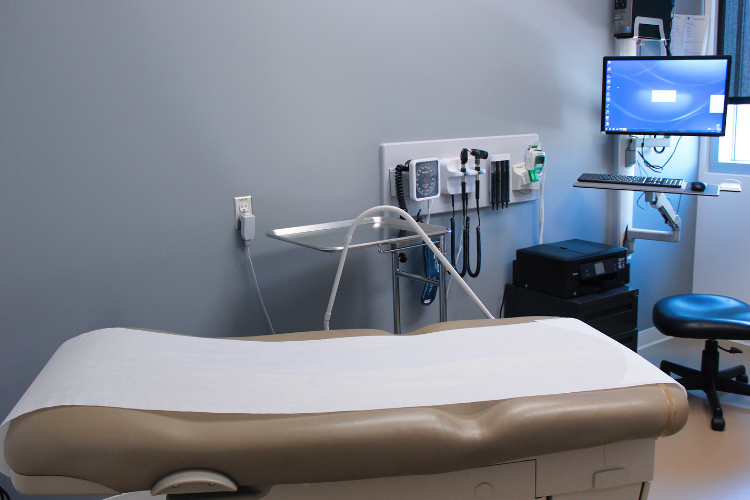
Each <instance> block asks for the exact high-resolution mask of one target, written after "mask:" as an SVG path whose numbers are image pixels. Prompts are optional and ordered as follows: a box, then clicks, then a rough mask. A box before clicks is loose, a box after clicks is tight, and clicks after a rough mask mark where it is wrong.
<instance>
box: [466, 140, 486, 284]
mask: <svg viewBox="0 0 750 500" xmlns="http://www.w3.org/2000/svg"><path fill="white" fill-rule="evenodd" d="M469 154H470V155H471V156H473V157H474V170H476V172H477V174H476V175H477V179H476V181H475V189H474V199H475V200H476V203H477V268H476V271H473V272H472V270H471V267H470V264H469V248H468V246H467V247H466V252H465V253H464V256H465V262H466V268H467V271H468V272H469V276H471V277H472V278H476V277H477V276H479V271H481V269H482V233H481V231H480V226H481V225H482V219H481V218H480V217H479V174H480V173H481V169H480V168H479V161H480V160H486V159H487V158H488V157H489V153H488V152H487V151H484V150H482V149H472V150H471V151H469ZM468 209H469V199H468V197H467V198H466V210H467V211H468ZM464 231H465V233H466V236H465V237H464V239H465V241H466V245H468V242H469V217H466V227H465V228H464Z"/></svg>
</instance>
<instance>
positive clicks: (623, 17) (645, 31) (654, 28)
mask: <svg viewBox="0 0 750 500" xmlns="http://www.w3.org/2000/svg"><path fill="white" fill-rule="evenodd" d="M673 8H674V1H673V0H615V38H632V37H633V35H634V34H635V32H636V26H635V25H636V21H637V20H638V18H639V17H640V18H645V19H641V21H642V23H641V25H640V27H639V33H638V35H639V38H651V39H655V40H659V39H660V38H661V35H662V34H661V33H659V28H658V24H654V22H655V21H656V20H661V22H662V26H663V28H664V33H663V35H664V37H665V38H668V37H669V33H670V31H671V30H672V9H673Z"/></svg>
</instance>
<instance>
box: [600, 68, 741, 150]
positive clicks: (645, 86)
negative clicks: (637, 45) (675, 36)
mask: <svg viewBox="0 0 750 500" xmlns="http://www.w3.org/2000/svg"><path fill="white" fill-rule="evenodd" d="M730 62H731V57H730V56H694V57H693V56H685V57H605V58H604V73H603V77H602V132H604V133H607V134H633V135H704V136H721V135H724V127H725V125H726V114H727V103H726V96H727V94H728V91H729V66H730Z"/></svg>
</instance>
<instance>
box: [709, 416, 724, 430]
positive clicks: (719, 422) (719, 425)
mask: <svg viewBox="0 0 750 500" xmlns="http://www.w3.org/2000/svg"><path fill="white" fill-rule="evenodd" d="M725 426H726V422H724V417H714V418H712V419H711V429H713V430H715V431H723V430H724V427H725Z"/></svg>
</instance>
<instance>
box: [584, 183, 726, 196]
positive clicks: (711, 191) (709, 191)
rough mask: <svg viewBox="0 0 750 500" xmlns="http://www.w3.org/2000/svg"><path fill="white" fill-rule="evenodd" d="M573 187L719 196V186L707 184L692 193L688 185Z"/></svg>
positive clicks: (587, 185)
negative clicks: (676, 186)
mask: <svg viewBox="0 0 750 500" xmlns="http://www.w3.org/2000/svg"><path fill="white" fill-rule="evenodd" d="M573 187H577V188H593V189H612V190H616V191H641V192H644V193H664V194H689V195H691V196H719V185H718V184H709V185H707V186H706V190H705V191H693V190H691V189H690V183H689V182H688V184H687V186H686V187H685V188H684V189H683V188H668V187H661V186H653V187H652V186H634V185H630V184H610V183H605V182H576V183H575V184H573Z"/></svg>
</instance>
